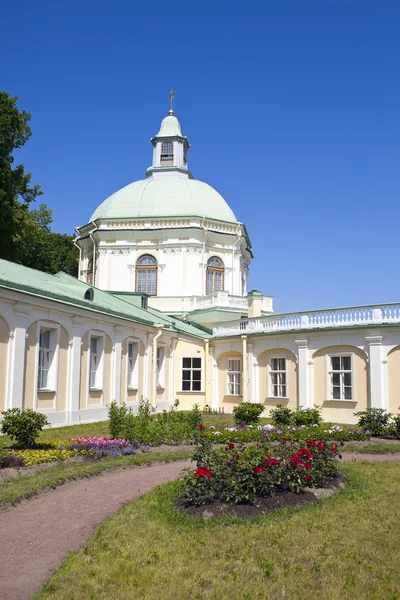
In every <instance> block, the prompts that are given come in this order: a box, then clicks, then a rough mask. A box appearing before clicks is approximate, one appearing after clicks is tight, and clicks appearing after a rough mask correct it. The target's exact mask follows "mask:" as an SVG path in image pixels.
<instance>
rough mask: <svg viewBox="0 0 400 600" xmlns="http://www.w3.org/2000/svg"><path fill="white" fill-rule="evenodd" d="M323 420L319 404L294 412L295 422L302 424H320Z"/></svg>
mask: <svg viewBox="0 0 400 600" xmlns="http://www.w3.org/2000/svg"><path fill="white" fill-rule="evenodd" d="M321 422H322V416H321V409H320V407H319V406H314V408H300V409H299V410H295V411H294V412H293V424H294V425H296V426H297V427H299V426H300V425H319V424H320V423H321Z"/></svg>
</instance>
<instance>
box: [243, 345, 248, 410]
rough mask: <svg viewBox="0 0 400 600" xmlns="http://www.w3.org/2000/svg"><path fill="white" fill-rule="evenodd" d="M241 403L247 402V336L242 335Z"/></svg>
mask: <svg viewBox="0 0 400 600" xmlns="http://www.w3.org/2000/svg"><path fill="white" fill-rule="evenodd" d="M241 338H242V362H243V367H242V378H243V381H242V402H247V398H248V394H247V385H248V380H247V335H242V336H241Z"/></svg>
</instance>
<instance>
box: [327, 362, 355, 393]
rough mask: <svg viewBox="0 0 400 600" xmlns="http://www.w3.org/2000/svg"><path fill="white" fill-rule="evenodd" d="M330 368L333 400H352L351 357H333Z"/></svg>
mask: <svg viewBox="0 0 400 600" xmlns="http://www.w3.org/2000/svg"><path fill="white" fill-rule="evenodd" d="M330 367H331V368H330V371H329V377H330V384H331V386H330V387H331V400H352V398H353V389H352V381H353V374H352V365H351V356H331V361H330Z"/></svg>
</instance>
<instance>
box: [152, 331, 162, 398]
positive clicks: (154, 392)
mask: <svg viewBox="0 0 400 600" xmlns="http://www.w3.org/2000/svg"><path fill="white" fill-rule="evenodd" d="M155 328H156V329H158V333H156V335H155V336H154V337H153V351H152V357H151V358H152V369H151V404H152V406H153V409H154V410H155V409H156V400H157V340H158V338H159V337H161V336H162V332H163V329H164V325H155Z"/></svg>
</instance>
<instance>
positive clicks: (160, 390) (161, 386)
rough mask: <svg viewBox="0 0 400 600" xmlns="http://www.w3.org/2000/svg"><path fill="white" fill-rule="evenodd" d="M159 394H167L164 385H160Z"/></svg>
mask: <svg viewBox="0 0 400 600" xmlns="http://www.w3.org/2000/svg"><path fill="white" fill-rule="evenodd" d="M157 392H165V387H164V386H163V385H158V386H157Z"/></svg>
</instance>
